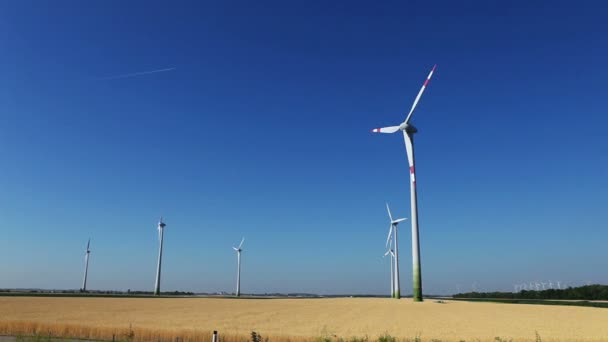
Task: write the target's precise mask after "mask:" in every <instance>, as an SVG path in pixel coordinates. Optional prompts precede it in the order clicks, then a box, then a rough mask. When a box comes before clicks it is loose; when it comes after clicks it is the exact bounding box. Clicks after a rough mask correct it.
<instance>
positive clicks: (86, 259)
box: [82, 239, 91, 292]
mask: <svg viewBox="0 0 608 342" xmlns="http://www.w3.org/2000/svg"><path fill="white" fill-rule="evenodd" d="M90 246H91V239H89V241H88V242H87V249H86V251H85V252H84V279H83V280H82V292H87V275H88V274H89V255H90V254H91V249H90Z"/></svg>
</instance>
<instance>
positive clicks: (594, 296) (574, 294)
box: [452, 285, 608, 300]
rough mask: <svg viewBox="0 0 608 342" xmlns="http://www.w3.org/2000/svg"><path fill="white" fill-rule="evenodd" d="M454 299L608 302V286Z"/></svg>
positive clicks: (474, 294) (475, 294)
mask: <svg viewBox="0 0 608 342" xmlns="http://www.w3.org/2000/svg"><path fill="white" fill-rule="evenodd" d="M452 297H454V298H501V299H502V298H504V299H570V300H608V285H585V286H579V287H568V288H565V289H547V290H539V291H534V290H531V291H529V290H521V291H519V292H467V293H457V294H455V295H453V296H452Z"/></svg>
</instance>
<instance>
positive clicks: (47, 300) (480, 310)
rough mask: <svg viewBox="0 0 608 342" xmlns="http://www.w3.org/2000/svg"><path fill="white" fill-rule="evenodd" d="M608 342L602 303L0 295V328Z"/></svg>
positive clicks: (607, 312)
mask: <svg viewBox="0 0 608 342" xmlns="http://www.w3.org/2000/svg"><path fill="white" fill-rule="evenodd" d="M212 330H218V331H219V332H220V336H221V337H222V339H221V341H222V342H244V341H246V340H247V338H248V335H249V333H250V332H251V331H257V332H259V333H260V334H261V335H262V336H263V337H264V338H269V341H270V342H305V341H318V340H319V338H320V337H329V338H331V339H332V340H336V341H339V340H340V338H344V339H345V340H349V339H351V338H352V337H365V336H368V337H369V340H370V341H374V340H375V339H376V338H377V337H378V336H380V335H382V334H385V333H388V334H390V335H392V336H395V337H397V339H398V340H399V341H408V340H410V341H414V340H415V338H416V336H419V337H420V340H422V341H432V340H441V341H461V340H465V341H495V338H496V337H500V338H502V339H505V340H507V341H508V340H509V339H513V341H535V338H536V335H535V332H538V334H539V335H540V336H541V337H542V341H608V309H602V308H589V307H572V306H549V305H523V304H521V305H520V304H499V303H479V302H477V303H475V302H461V301H445V303H443V304H442V303H437V302H435V301H432V300H427V301H425V302H423V303H414V302H412V301H411V300H409V299H402V300H400V301H398V300H392V299H383V298H332V299H229V298H82V297H81V298H78V297H74V298H57V297H0V334H5V335H19V334H25V335H30V334H42V335H47V334H51V335H52V336H64V337H81V338H95V339H109V340H111V339H112V335H115V336H116V338H117V339H125V337H128V335H129V334H132V337H133V340H135V341H154V342H157V341H167V342H168V341H175V338H176V337H177V338H179V339H180V340H181V341H187V342H207V341H209V340H210V336H211V331H212Z"/></svg>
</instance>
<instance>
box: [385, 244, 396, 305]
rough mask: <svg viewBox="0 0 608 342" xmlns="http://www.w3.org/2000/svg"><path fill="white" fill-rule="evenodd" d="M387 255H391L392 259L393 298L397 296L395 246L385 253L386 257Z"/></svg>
mask: <svg viewBox="0 0 608 342" xmlns="http://www.w3.org/2000/svg"><path fill="white" fill-rule="evenodd" d="M387 255H390V259H391V297H394V296H395V266H394V262H393V261H394V259H395V252H394V251H393V246H391V248H389V250H388V251H386V253H384V256H385V257H386V256H387Z"/></svg>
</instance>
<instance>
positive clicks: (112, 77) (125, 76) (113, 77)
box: [97, 68, 175, 81]
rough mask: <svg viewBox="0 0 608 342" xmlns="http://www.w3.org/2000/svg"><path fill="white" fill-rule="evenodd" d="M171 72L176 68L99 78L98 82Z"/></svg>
mask: <svg viewBox="0 0 608 342" xmlns="http://www.w3.org/2000/svg"><path fill="white" fill-rule="evenodd" d="M171 70H175V68H166V69H158V70H150V71H140V72H134V73H132V74H122V75H116V76H110V77H103V78H98V79H97V80H98V81H107V80H116V79H119V78H129V77H135V76H141V75H148V74H156V73H158V72H165V71H171Z"/></svg>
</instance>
